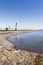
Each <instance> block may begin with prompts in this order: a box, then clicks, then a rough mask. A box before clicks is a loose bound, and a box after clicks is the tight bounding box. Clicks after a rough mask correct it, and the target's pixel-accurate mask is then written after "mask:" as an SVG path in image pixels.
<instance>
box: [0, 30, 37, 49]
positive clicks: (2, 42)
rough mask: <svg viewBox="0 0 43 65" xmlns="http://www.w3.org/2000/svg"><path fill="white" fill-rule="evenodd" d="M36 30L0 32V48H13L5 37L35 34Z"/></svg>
mask: <svg viewBox="0 0 43 65" xmlns="http://www.w3.org/2000/svg"><path fill="white" fill-rule="evenodd" d="M35 31H36V30H24V31H23V30H22V31H20V30H19V31H0V46H4V47H7V48H13V47H14V45H13V44H12V42H10V41H8V40H6V38H7V37H9V36H15V35H19V34H24V33H30V32H35Z"/></svg>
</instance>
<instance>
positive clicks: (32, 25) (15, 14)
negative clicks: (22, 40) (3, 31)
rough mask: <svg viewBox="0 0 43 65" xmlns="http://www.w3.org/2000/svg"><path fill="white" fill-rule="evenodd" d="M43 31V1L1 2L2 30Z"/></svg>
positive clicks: (0, 19)
mask: <svg viewBox="0 0 43 65" xmlns="http://www.w3.org/2000/svg"><path fill="white" fill-rule="evenodd" d="M16 22H17V23H18V29H43V0H0V28H5V27H8V26H11V28H15V23H16Z"/></svg>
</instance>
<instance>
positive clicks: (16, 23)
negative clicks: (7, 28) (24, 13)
mask: <svg viewBox="0 0 43 65" xmlns="http://www.w3.org/2000/svg"><path fill="white" fill-rule="evenodd" d="M15 30H16V31H17V23H16V24H15Z"/></svg>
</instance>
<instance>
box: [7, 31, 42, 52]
mask: <svg viewBox="0 0 43 65" xmlns="http://www.w3.org/2000/svg"><path fill="white" fill-rule="evenodd" d="M8 39H9V40H10V41H11V42H13V43H14V45H16V48H17V49H22V50H27V51H33V52H40V53H43V31H37V32H32V33H26V34H21V35H16V36H11V37H9V38H8Z"/></svg>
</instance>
